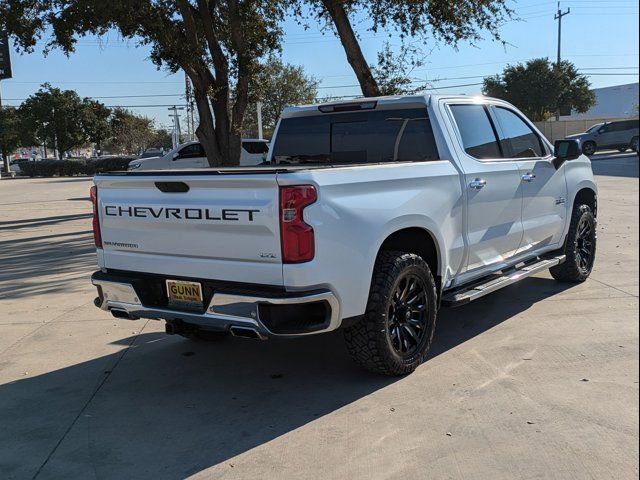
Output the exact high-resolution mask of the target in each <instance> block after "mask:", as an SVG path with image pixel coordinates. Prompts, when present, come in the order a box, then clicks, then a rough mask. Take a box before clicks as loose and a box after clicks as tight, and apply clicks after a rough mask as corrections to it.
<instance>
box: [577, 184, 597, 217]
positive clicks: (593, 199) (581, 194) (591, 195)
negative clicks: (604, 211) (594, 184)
mask: <svg viewBox="0 0 640 480" xmlns="http://www.w3.org/2000/svg"><path fill="white" fill-rule="evenodd" d="M582 204H584V205H588V206H589V207H591V210H592V211H593V215H594V216H595V217H597V216H598V194H597V193H596V191H595V189H593V188H591V187H590V186H589V187H583V188H581V189H580V190H578V191H577V192H576V195H575V197H574V199H573V203H572V206H571V209H572V211H573V209H574V208H576V206H577V205H582Z"/></svg>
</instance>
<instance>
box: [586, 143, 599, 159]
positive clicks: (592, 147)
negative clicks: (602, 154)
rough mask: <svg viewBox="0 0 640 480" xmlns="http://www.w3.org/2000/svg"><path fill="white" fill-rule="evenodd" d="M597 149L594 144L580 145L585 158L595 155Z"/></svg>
mask: <svg viewBox="0 0 640 480" xmlns="http://www.w3.org/2000/svg"><path fill="white" fill-rule="evenodd" d="M597 149H598V146H597V145H596V143H595V142H584V144H583V145H582V153H584V154H585V155H587V156H590V155H593V154H594V153H596V150H597Z"/></svg>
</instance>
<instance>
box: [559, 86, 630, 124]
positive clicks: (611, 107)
mask: <svg viewBox="0 0 640 480" xmlns="http://www.w3.org/2000/svg"><path fill="white" fill-rule="evenodd" d="M638 86H639V84H638V83H637V82H636V83H628V84H626V85H615V86H613V87H604V88H594V89H593V93H595V94H596V104H595V105H594V106H593V107H591V108H590V109H589V110H588V111H587V112H585V113H576V112H573V113H572V114H571V116H565V117H561V118H562V120H580V119H587V118H618V117H620V118H627V117H635V116H637V115H638V103H639V99H638Z"/></svg>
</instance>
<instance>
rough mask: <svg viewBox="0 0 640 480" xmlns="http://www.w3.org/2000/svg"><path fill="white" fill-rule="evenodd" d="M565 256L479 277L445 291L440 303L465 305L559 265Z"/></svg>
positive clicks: (522, 264) (540, 260) (540, 259)
mask: <svg viewBox="0 0 640 480" xmlns="http://www.w3.org/2000/svg"><path fill="white" fill-rule="evenodd" d="M566 258H567V257H566V255H557V256H553V257H544V258H538V259H536V260H533V261H530V262H527V263H520V264H518V265H516V266H515V267H513V268H510V269H508V270H503V271H501V272H498V273H495V274H492V275H489V276H488V277H484V278H481V279H480V280H477V281H475V282H473V283H470V284H469V285H464V286H462V287H460V288H458V289H456V290H454V291H452V292H446V293H445V294H444V295H443V297H442V305H443V306H445V307H459V306H461V305H465V304H467V303H469V302H472V301H474V300H477V299H478V298H481V297H484V296H485V295H488V294H490V293H492V292H495V291H496V290H500V289H501V288H504V287H506V286H508V285H512V284H514V283H516V282H519V281H520V280H522V279H524V278H527V277H530V276H531V275H534V274H536V273H538V272H541V271H543V270H548V269H550V268H551V267H555V266H556V265H560V264H561V263H564V261H565V260H566Z"/></svg>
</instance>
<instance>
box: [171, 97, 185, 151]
mask: <svg viewBox="0 0 640 480" xmlns="http://www.w3.org/2000/svg"><path fill="white" fill-rule="evenodd" d="M168 110H170V111H173V115H169V116H170V117H172V118H173V135H172V137H173V138H172V140H173V141H172V143H173V148H176V147H177V146H178V145H179V144H180V115H178V110H184V107H178V106H176V105H174V106H173V107H169V108H168Z"/></svg>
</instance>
